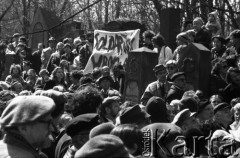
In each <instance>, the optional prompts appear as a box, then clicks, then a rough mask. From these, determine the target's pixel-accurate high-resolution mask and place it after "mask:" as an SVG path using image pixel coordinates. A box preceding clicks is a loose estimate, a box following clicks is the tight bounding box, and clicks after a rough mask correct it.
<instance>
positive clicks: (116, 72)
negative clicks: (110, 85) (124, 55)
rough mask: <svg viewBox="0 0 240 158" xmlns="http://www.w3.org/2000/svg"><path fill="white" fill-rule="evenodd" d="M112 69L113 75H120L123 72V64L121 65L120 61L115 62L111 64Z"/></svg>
mask: <svg viewBox="0 0 240 158" xmlns="http://www.w3.org/2000/svg"><path fill="white" fill-rule="evenodd" d="M112 71H113V75H114V77H120V76H121V75H123V74H124V73H125V72H124V68H123V65H121V63H115V64H114V65H113V68H112Z"/></svg>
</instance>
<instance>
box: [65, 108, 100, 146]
mask: <svg viewBox="0 0 240 158" xmlns="http://www.w3.org/2000/svg"><path fill="white" fill-rule="evenodd" d="M97 125H99V116H98V114H96V113H88V114H82V115H79V116H76V117H74V118H73V119H72V120H71V121H70V122H69V123H68V124H67V126H66V133H67V135H69V136H70V137H71V138H72V144H73V146H74V147H75V148H77V149H80V148H81V147H82V146H83V145H84V144H85V143H86V142H87V141H88V139H89V133H90V131H91V130H92V128H94V127H95V126H97Z"/></svg>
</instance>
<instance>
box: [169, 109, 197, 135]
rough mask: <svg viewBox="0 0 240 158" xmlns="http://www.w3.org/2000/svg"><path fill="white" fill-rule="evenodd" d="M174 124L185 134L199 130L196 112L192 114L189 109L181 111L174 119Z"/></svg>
mask: <svg viewBox="0 0 240 158" xmlns="http://www.w3.org/2000/svg"><path fill="white" fill-rule="evenodd" d="M172 123H173V124H175V125H177V126H179V127H180V128H181V129H182V130H183V132H186V131H187V130H189V129H191V128H199V126H198V121H197V119H196V112H191V111H190V110H189V109H184V110H181V111H180V112H179V113H178V114H177V115H176V116H175V117H174V119H173V121H172Z"/></svg>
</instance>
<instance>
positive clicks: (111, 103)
mask: <svg viewBox="0 0 240 158" xmlns="http://www.w3.org/2000/svg"><path fill="white" fill-rule="evenodd" d="M119 101H120V98H119V97H117V96H113V97H107V98H105V99H104V100H103V102H102V104H101V105H100V107H99V112H98V113H99V115H100V116H101V117H106V118H108V119H111V120H112V121H113V122H115V119H116V117H117V115H118V113H119V111H120V104H119Z"/></svg>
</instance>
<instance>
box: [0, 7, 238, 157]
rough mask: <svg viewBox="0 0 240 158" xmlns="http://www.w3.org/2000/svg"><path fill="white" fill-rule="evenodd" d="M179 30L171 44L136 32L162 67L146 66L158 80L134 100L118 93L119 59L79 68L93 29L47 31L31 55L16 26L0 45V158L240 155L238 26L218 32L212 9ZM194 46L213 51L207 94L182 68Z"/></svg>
mask: <svg viewBox="0 0 240 158" xmlns="http://www.w3.org/2000/svg"><path fill="white" fill-rule="evenodd" d="M182 27H183V28H182V32H181V33H179V34H178V35H177V36H176V43H177V45H178V47H177V48H176V49H175V50H171V48H170V47H168V46H167V45H166V43H165V40H164V37H163V36H162V35H161V34H160V33H157V34H155V33H154V32H153V31H151V30H147V31H145V32H144V33H143V34H142V35H141V36H142V37H143V45H142V46H144V47H147V48H149V49H151V50H153V51H155V52H156V53H158V64H157V65H156V66H155V67H154V69H153V71H152V72H148V73H154V74H155V76H156V81H154V82H152V83H149V85H148V86H147V87H146V89H145V91H144V93H143V94H142V97H141V100H140V103H139V104H136V103H133V102H131V101H128V100H124V83H125V77H126V72H125V71H126V70H125V68H124V66H123V65H121V63H116V64H115V65H114V66H113V67H111V68H110V67H108V66H107V65H106V66H103V67H95V68H94V69H93V71H92V73H89V74H84V73H83V70H84V68H85V66H86V64H87V62H88V59H89V58H90V56H91V54H92V50H93V45H94V36H93V33H89V34H87V35H86V36H80V37H78V38H76V39H74V40H73V39H71V38H65V39H64V40H63V41H56V40H55V39H54V37H50V38H49V40H48V45H47V47H45V46H44V45H43V43H39V44H38V49H37V50H36V51H34V52H32V49H31V48H29V47H28V44H27V39H26V37H23V36H19V34H18V33H16V34H14V35H13V42H12V43H9V44H7V45H6V43H1V44H0V77H2V76H1V75H2V74H3V72H4V70H5V69H6V55H7V54H13V63H12V64H11V66H10V68H9V74H8V76H7V77H6V78H4V79H3V80H2V81H1V82H0V114H1V119H0V124H1V135H0V136H1V141H0V157H21V158H27V157H31V158H32V157H36V158H41V157H49V158H73V157H75V158H83V157H102V158H103V157H104V158H108V157H109V158H114V157H161V158H165V157H172V156H174V157H239V155H238V154H239V153H240V151H239V150H240V148H239V147H240V128H239V126H240V123H239V121H240V117H239V116H240V56H239V54H240V30H233V31H232V32H231V33H230V34H229V36H228V37H224V36H223V35H222V30H221V25H220V22H219V19H218V16H217V12H212V13H210V14H209V17H208V22H207V23H205V22H204V21H203V20H202V19H201V18H200V17H197V18H195V19H194V20H193V21H185V22H184V24H183V26H182ZM191 43H200V44H202V45H203V46H204V47H206V48H207V49H209V50H210V52H211V58H212V59H211V67H209V69H211V75H210V80H209V88H208V89H209V94H208V95H206V94H204V92H203V91H201V90H200V89H199V90H198V89H194V87H193V86H191V85H188V84H187V78H186V74H185V72H181V71H180V70H179V65H178V62H179V61H180V60H183V59H182V58H183V56H182V54H183V50H184V48H186V47H187V46H188V45H189V44H191ZM189 60H190V59H189ZM189 62H191V61H189ZM146 75H147V74H146ZM200 82H201V81H200ZM177 136H184V139H176V138H177ZM196 137H197V138H199V139H198V140H197V141H195V140H194V138H196ZM200 138H201V139H200ZM163 146H164V148H162V147H163ZM176 146H178V147H179V148H177V149H176ZM232 148H233V149H234V150H232ZM181 153H184V154H182V155H181ZM179 154H180V155H179Z"/></svg>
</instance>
